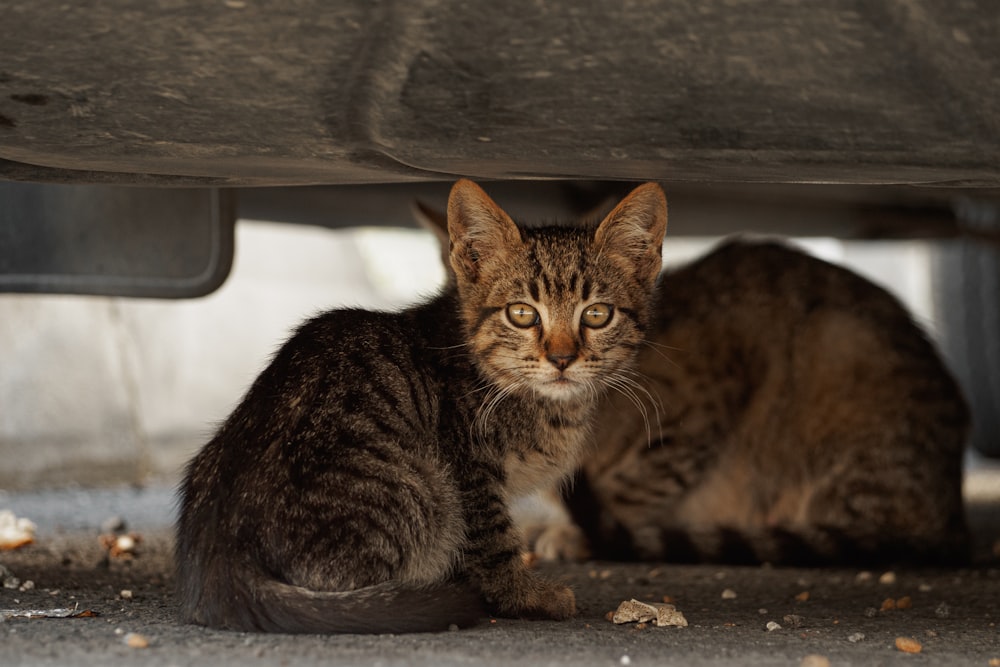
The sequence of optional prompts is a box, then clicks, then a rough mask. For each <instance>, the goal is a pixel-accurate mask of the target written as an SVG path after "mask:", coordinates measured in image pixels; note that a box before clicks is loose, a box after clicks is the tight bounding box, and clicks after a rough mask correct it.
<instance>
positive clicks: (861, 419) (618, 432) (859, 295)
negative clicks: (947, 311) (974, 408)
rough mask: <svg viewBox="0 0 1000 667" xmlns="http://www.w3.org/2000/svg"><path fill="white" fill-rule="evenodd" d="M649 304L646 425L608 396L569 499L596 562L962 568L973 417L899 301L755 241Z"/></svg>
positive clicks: (669, 279) (735, 244)
mask: <svg viewBox="0 0 1000 667" xmlns="http://www.w3.org/2000/svg"><path fill="white" fill-rule="evenodd" d="M658 298H659V301H658V303H657V306H656V314H655V316H654V323H653V324H652V325H651V329H650V335H649V337H648V340H647V342H646V344H645V346H644V348H643V350H642V352H641V353H640V355H639V358H638V362H637V368H638V369H639V371H640V372H641V373H642V374H643V375H644V376H645V378H646V380H645V382H644V385H645V387H646V388H647V390H648V392H649V394H644V393H642V392H640V393H639V394H637V398H638V400H639V403H640V405H641V411H642V412H643V413H644V414H645V415H646V416H648V419H649V421H650V426H649V428H648V429H647V425H646V422H645V421H644V419H643V416H642V415H641V414H640V411H639V410H637V406H636V405H634V404H633V403H632V401H630V400H629V398H628V397H625V396H622V395H620V394H610V395H609V397H608V398H609V400H608V402H607V403H606V404H605V405H603V406H602V408H601V410H600V413H599V415H598V417H597V424H596V439H597V443H598V448H597V449H596V451H595V453H594V455H593V456H589V457H587V459H586V460H585V461H584V465H583V469H582V472H581V475H580V477H579V480H578V483H577V484H575V485H573V486H572V487H571V488H572V492H571V494H570V496H569V498H568V501H569V505H570V507H571V509H572V514H573V517H574V518H575V520H576V521H577V523H578V525H579V526H580V527H581V528H582V529H583V532H584V533H585V534H586V536H587V538H588V539H589V542H590V545H591V548H592V549H593V551H594V552H595V554H596V555H599V556H605V557H613V558H628V559H635V558H638V559H645V560H680V561H692V560H696V561H697V560H707V561H729V562H772V563H794V564H819V563H876V562H900V561H910V562H931V563H941V562H956V561H962V560H964V559H965V558H966V557H967V554H968V535H967V531H966V526H965V521H964V516H963V508H962V498H961V467H962V465H961V464H962V452H963V447H964V444H965V437H966V433H967V429H968V425H969V413H968V409H967V407H966V404H965V402H964V400H963V398H962V396H961V393H960V390H959V388H958V387H957V385H956V383H955V381H954V380H953V379H952V377H951V375H950V374H949V372H948V371H947V370H946V368H945V366H944V364H943V363H942V361H941V359H940V357H939V356H938V354H937V352H936V351H935V349H934V348H933V346H932V345H931V343H930V342H929V341H928V340H927V338H926V337H925V336H924V334H923V333H922V332H921V331H920V329H919V328H918V327H917V326H916V325H915V324H914V323H913V321H912V320H911V318H910V316H909V315H908V313H907V312H906V311H905V309H904V308H903V307H902V306H901V305H900V304H899V303H898V302H897V301H896V299H894V298H893V297H891V296H890V295H889V294H888V293H886V292H885V291H884V290H882V289H881V288H879V287H877V286H875V285H873V284H872V283H870V282H868V281H867V280H865V279H863V278H861V277H860V276H858V275H856V274H854V273H852V272H850V271H848V270H846V269H843V268H839V267H835V266H832V265H830V264H827V263H825V262H822V261H820V260H818V259H815V258H812V257H810V256H808V255H806V254H804V253H801V252H799V251H797V250H794V249H792V248H789V247H787V246H784V245H780V244H777V243H770V242H756V243H755V242H748V241H732V242H729V243H726V244H724V245H722V246H720V247H719V248H717V249H716V250H714V251H713V252H711V253H710V254H709V255H707V256H706V257H704V258H703V259H701V260H699V261H697V262H695V263H694V264H692V265H690V266H688V267H685V268H682V269H680V270H677V271H674V272H671V273H668V274H666V275H664V276H663V278H662V280H661V285H660V293H659V297H658ZM629 414H630V415H632V417H631V418H624V419H623V418H622V415H629ZM564 532H565V531H564ZM571 537H572V535H571ZM575 538H576V539H579V535H577V536H575ZM574 548H575V547H574V546H573V545H562V546H560V547H559V548H556V549H555V551H556V552H559V551H560V550H561V551H562V552H564V553H565V552H570V553H572V551H573V549H574Z"/></svg>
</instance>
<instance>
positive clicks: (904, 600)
mask: <svg viewBox="0 0 1000 667" xmlns="http://www.w3.org/2000/svg"><path fill="white" fill-rule="evenodd" d="M912 606H913V599H912V598H910V596H909V595H904V596H903V597H901V598H899V599H898V600H896V609H909V608H910V607H912Z"/></svg>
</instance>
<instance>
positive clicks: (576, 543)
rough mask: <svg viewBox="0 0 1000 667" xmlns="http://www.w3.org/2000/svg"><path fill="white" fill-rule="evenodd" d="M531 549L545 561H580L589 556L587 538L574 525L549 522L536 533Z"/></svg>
mask: <svg viewBox="0 0 1000 667" xmlns="http://www.w3.org/2000/svg"><path fill="white" fill-rule="evenodd" d="M533 550H534V552H535V553H536V554H538V557H539V558H541V559H542V560H546V561H557V560H561V561H568V562H577V563H578V562H581V561H585V560H587V559H588V558H590V549H588V548H587V538H586V537H584V536H583V531H582V530H580V529H579V528H578V527H577V526H576V525H574V524H572V523H569V524H566V523H551V524H548V525H547V526H545V528H544V530H542V531H540V532H539V533H538V537H537V538H535V543H534V545H533Z"/></svg>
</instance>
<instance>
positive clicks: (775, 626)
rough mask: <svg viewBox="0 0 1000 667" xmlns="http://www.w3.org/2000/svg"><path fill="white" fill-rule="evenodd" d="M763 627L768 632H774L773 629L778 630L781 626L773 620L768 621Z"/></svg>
mask: <svg viewBox="0 0 1000 667" xmlns="http://www.w3.org/2000/svg"><path fill="white" fill-rule="evenodd" d="M764 629H765V630H767V631H768V632H774V631H775V630H780V629H781V626H780V625H779V624H777V623H775V622H774V621H768V622H767V625H765V626H764Z"/></svg>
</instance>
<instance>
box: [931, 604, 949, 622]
mask: <svg viewBox="0 0 1000 667" xmlns="http://www.w3.org/2000/svg"><path fill="white" fill-rule="evenodd" d="M934 615H935V616H937V617H938V618H948V617H949V616H951V607H949V606H948V603H947V602H942V603H941V604H939V605H938V606H937V607H935V608H934Z"/></svg>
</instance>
